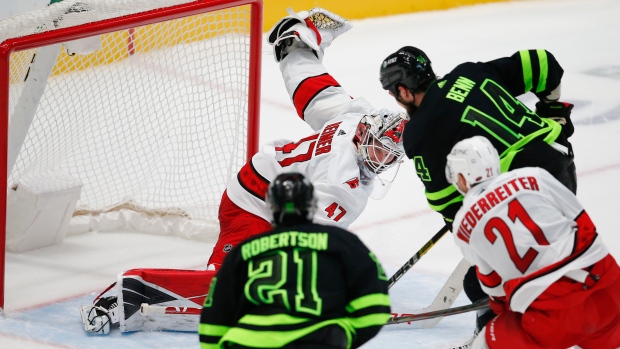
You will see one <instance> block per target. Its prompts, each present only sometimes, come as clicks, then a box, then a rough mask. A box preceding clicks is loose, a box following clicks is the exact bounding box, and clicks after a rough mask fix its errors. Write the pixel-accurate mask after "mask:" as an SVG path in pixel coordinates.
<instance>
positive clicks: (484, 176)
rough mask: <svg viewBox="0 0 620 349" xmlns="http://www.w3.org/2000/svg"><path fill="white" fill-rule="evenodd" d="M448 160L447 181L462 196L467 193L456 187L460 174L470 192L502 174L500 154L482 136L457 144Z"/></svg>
mask: <svg viewBox="0 0 620 349" xmlns="http://www.w3.org/2000/svg"><path fill="white" fill-rule="evenodd" d="M447 159H448V161H447V162H446V180H447V181H448V183H451V184H453V185H454V186H455V187H456V188H457V190H458V191H459V192H460V193H461V194H465V193H464V192H463V191H461V190H460V189H459V187H458V186H457V185H456V183H457V181H458V175H459V173H460V174H461V175H463V177H464V179H465V183H466V186H467V189H468V190H469V189H471V188H472V187H473V186H474V185H476V184H478V183H480V182H483V181H486V180H488V179H490V178H493V177H495V176H497V175H499V173H500V166H499V154H498V153H497V150H496V149H495V147H494V146H493V144H491V142H490V141H489V140H488V139H486V138H485V137H482V136H474V137H471V138H467V139H464V140H462V141H460V142H458V143H456V144H455V145H454V147H452V151H450V154H448V156H447Z"/></svg>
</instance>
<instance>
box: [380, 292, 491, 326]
mask: <svg viewBox="0 0 620 349" xmlns="http://www.w3.org/2000/svg"><path fill="white" fill-rule="evenodd" d="M488 307H489V300H488V299H486V298H485V299H481V300H479V301H477V302H475V303H472V304H467V305H462V306H460V307H454V308H449V309H442V310H436V311H431V312H428V313H420V314H413V315H408V316H399V317H393V318H391V319H390V320H388V322H387V324H388V325H393V324H402V323H404V322H413V321H421V320H426V319H434V318H437V317H446V316H452V315H458V314H463V313H467V312H470V311H473V310H479V309H485V308H488Z"/></svg>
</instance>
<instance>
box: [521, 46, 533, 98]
mask: <svg viewBox="0 0 620 349" xmlns="http://www.w3.org/2000/svg"><path fill="white" fill-rule="evenodd" d="M519 55H520V56H521V67H522V68H523V84H524V85H525V91H523V92H528V91H530V90H532V79H533V78H532V62H531V61H530V52H529V51H528V50H523V51H519Z"/></svg>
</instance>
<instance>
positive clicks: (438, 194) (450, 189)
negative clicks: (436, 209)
mask: <svg viewBox="0 0 620 349" xmlns="http://www.w3.org/2000/svg"><path fill="white" fill-rule="evenodd" d="M455 191H456V187H455V186H453V185H449V186H447V187H445V188H444V189H441V190H440V191H435V192H432V193H429V192H428V191H427V192H425V194H426V197H427V198H428V199H429V200H440V199H443V198H445V197H447V196H449V195H452V194H453V193H454V192H455Z"/></svg>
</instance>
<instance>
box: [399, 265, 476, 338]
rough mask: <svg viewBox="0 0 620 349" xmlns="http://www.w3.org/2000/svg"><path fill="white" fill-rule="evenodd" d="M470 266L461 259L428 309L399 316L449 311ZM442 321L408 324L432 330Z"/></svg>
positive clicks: (438, 318)
mask: <svg viewBox="0 0 620 349" xmlns="http://www.w3.org/2000/svg"><path fill="white" fill-rule="evenodd" d="M470 266H471V264H469V262H467V260H465V259H464V258H463V259H461V261H460V262H459V264H458V265H457V266H456V268H454V271H453V272H452V274H450V276H449V277H448V279H447V280H446V282H445V283H444V285H443V287H442V288H441V290H439V293H437V296H435V299H433V302H432V303H431V304H430V305H429V306H428V307H425V308H422V309H416V310H413V311H410V312H408V313H405V314H401V316H409V315H415V314H423V313H429V312H432V311H437V310H443V309H449V308H450V307H451V306H452V304H454V301H456V299H457V298H458V296H459V295H460V294H461V291H463V278H464V277H465V274H466V273H467V270H469V267H470ZM442 319H443V317H435V318H432V319H425V320H421V321H416V322H414V323H410V324H409V325H410V326H413V327H415V328H432V327H435V326H436V325H437V324H438V323H439V322H441V320H442Z"/></svg>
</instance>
